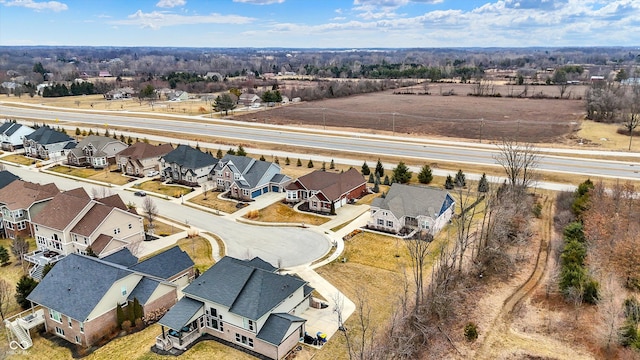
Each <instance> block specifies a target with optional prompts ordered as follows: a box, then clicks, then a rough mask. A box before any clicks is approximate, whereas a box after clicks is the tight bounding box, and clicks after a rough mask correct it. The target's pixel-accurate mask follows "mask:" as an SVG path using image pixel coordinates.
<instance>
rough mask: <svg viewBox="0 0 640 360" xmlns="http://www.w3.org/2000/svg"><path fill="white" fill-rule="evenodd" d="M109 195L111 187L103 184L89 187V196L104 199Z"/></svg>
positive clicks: (111, 193)
mask: <svg viewBox="0 0 640 360" xmlns="http://www.w3.org/2000/svg"><path fill="white" fill-rule="evenodd" d="M111 195H113V191H111V189H109V188H107V187H104V186H101V187H98V188H95V187H94V188H92V189H91V197H92V198H94V199H104V198H106V197H109V196H111Z"/></svg>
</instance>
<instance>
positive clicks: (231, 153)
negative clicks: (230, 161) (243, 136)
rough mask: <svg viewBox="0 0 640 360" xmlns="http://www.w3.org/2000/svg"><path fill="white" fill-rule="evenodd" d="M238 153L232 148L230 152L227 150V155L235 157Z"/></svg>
mask: <svg viewBox="0 0 640 360" xmlns="http://www.w3.org/2000/svg"><path fill="white" fill-rule="evenodd" d="M235 154H236V151H235V150H233V149H232V148H229V150H227V155H235Z"/></svg>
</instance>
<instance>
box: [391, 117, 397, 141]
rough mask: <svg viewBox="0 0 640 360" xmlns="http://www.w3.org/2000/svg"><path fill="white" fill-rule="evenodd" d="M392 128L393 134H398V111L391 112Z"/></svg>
mask: <svg viewBox="0 0 640 360" xmlns="http://www.w3.org/2000/svg"><path fill="white" fill-rule="evenodd" d="M391 129H392V134H393V136H396V113H395V112H394V113H392V114H391Z"/></svg>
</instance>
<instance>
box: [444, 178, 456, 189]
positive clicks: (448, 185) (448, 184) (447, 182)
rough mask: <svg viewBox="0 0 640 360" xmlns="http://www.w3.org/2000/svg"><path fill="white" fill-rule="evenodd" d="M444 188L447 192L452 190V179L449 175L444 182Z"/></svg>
mask: <svg viewBox="0 0 640 360" xmlns="http://www.w3.org/2000/svg"><path fill="white" fill-rule="evenodd" d="M444 188H445V189H447V190H451V189H453V188H454V184H453V177H451V175H447V179H446V180H445V181H444Z"/></svg>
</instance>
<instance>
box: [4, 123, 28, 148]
mask: <svg viewBox="0 0 640 360" xmlns="http://www.w3.org/2000/svg"><path fill="white" fill-rule="evenodd" d="M34 131H35V130H33V129H32V128H30V127H28V126H26V125H22V124H18V123H16V122H14V121H6V122H5V123H3V124H2V125H0V144H1V145H2V150H5V151H15V150H17V149H22V147H23V146H24V138H25V136H27V135H29V134H31V133H32V132H34Z"/></svg>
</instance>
